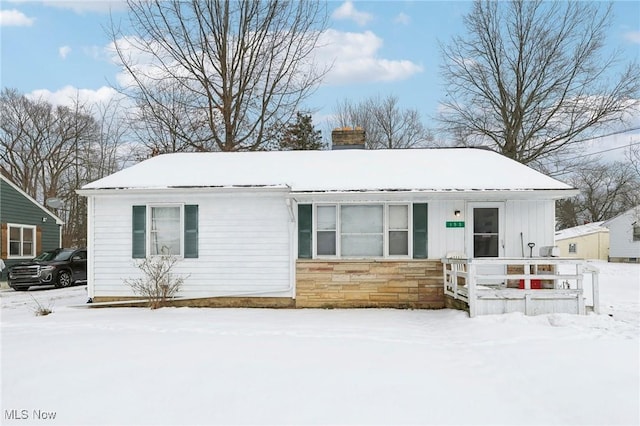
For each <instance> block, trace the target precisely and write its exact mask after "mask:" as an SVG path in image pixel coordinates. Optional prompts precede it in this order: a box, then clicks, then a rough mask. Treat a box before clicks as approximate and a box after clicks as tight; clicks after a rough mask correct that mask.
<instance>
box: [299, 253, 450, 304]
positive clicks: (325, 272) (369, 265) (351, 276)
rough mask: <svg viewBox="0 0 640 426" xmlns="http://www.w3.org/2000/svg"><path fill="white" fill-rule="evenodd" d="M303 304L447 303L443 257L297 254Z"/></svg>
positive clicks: (300, 293)
mask: <svg viewBox="0 0 640 426" xmlns="http://www.w3.org/2000/svg"><path fill="white" fill-rule="evenodd" d="M296 277H297V279H296V307H298V308H330V307H333V308H369V307H371V308H374V307H375V308H429V309H439V308H444V307H445V299H444V290H443V284H442V263H441V262H440V260H406V261H396V260H375V261H370V260H362V261H360V260H298V261H297V263H296Z"/></svg>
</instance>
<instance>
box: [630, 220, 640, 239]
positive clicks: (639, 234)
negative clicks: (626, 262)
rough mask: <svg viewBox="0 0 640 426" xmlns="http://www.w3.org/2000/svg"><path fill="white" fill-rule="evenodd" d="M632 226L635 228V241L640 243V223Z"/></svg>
mask: <svg viewBox="0 0 640 426" xmlns="http://www.w3.org/2000/svg"><path fill="white" fill-rule="evenodd" d="M631 226H633V231H632V233H633V241H640V223H638V222H634V223H633V224H632V225H631Z"/></svg>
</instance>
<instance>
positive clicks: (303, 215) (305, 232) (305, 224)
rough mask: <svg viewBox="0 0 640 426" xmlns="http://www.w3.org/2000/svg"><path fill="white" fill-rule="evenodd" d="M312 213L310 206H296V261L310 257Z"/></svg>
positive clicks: (311, 251)
mask: <svg viewBox="0 0 640 426" xmlns="http://www.w3.org/2000/svg"><path fill="white" fill-rule="evenodd" d="M312 211H313V209H312V206H311V204H298V259H311V257H312V253H313V250H312V244H313V238H312V232H313V231H312V226H313V220H312Z"/></svg>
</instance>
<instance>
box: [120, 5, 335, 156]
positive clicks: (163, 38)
mask: <svg viewBox="0 0 640 426" xmlns="http://www.w3.org/2000/svg"><path fill="white" fill-rule="evenodd" d="M128 5H129V18H130V24H131V25H130V28H132V29H133V31H134V34H133V35H131V36H125V35H123V34H122V32H121V31H120V30H118V29H116V28H114V26H112V30H111V37H112V39H113V45H114V48H115V52H116V54H117V56H118V58H119V60H120V62H121V64H122V67H123V68H124V70H125V71H126V74H127V75H128V76H129V79H130V84H129V85H128V86H126V87H124V88H123V90H124V92H125V93H127V94H128V95H130V96H132V97H133V98H134V99H135V101H136V104H137V105H138V107H139V108H140V109H141V118H142V119H144V121H145V124H146V126H147V130H150V131H151V132H150V135H154V134H156V135H157V134H158V133H160V134H162V135H163V137H164V138H163V139H162V144H163V146H162V147H161V148H162V150H163V151H166V150H168V149H175V150H184V149H187V148H189V149H191V150H201V151H209V150H221V151H236V150H257V149H261V148H262V147H264V146H265V145H267V144H269V143H271V142H273V141H272V140H270V138H271V137H273V136H274V135H275V132H273V131H272V129H271V128H272V127H273V126H275V125H277V123H286V122H289V121H290V119H291V118H292V117H294V116H295V113H296V111H297V109H298V106H299V105H300V103H301V102H302V101H303V100H304V99H306V98H307V97H308V96H309V95H310V94H311V92H312V91H313V90H314V89H315V88H316V87H317V85H318V84H319V83H320V81H321V78H322V77H323V76H324V74H325V73H326V69H322V68H321V67H318V66H315V64H314V63H313V52H314V48H315V47H316V44H317V42H318V37H319V35H320V34H321V31H322V30H323V29H324V28H325V24H326V13H325V11H324V7H323V6H322V4H321V3H320V2H319V1H316V0H301V1H282V0H266V1H253V0H238V1H224V0H206V1H197V0H191V1H181V0H143V1H137V0H128Z"/></svg>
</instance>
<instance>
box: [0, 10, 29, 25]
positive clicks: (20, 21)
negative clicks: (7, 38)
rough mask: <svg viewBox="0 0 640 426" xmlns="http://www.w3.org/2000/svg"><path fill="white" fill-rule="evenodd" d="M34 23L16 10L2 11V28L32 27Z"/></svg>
mask: <svg viewBox="0 0 640 426" xmlns="http://www.w3.org/2000/svg"><path fill="white" fill-rule="evenodd" d="M34 21H35V19H34V18H29V17H28V16H27V15H25V14H24V13H22V12H20V11H19V10H16V9H11V10H0V27H30V26H31V25H33V23H34Z"/></svg>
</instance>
